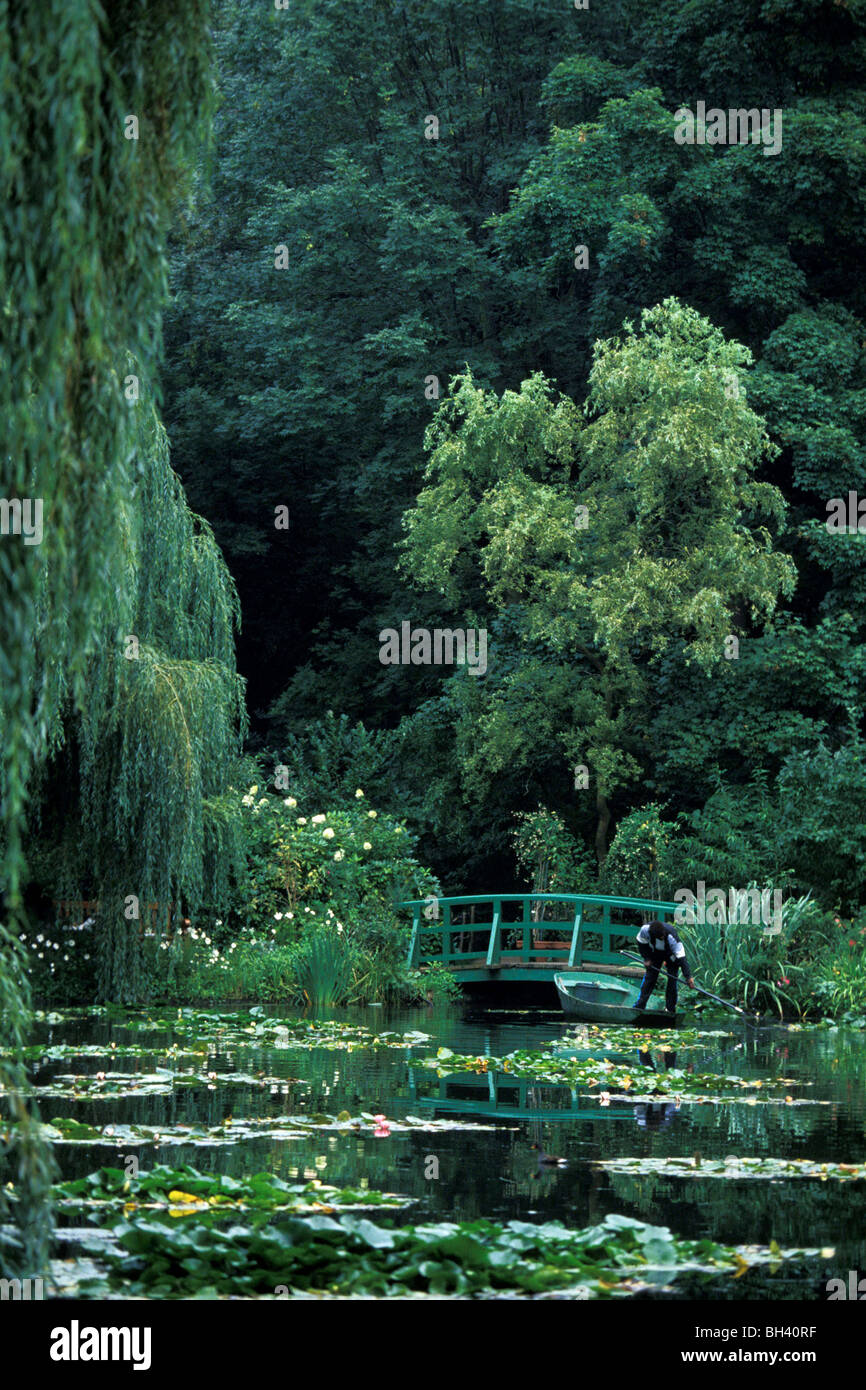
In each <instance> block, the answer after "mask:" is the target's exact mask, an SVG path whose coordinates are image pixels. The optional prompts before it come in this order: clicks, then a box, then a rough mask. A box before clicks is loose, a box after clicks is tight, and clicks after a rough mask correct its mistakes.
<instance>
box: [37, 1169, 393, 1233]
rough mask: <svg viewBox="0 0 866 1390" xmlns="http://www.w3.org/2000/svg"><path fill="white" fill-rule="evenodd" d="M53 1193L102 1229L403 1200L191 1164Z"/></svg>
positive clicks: (97, 1179) (99, 1178) (116, 1172)
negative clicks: (138, 1220) (132, 1220)
mask: <svg viewBox="0 0 866 1390" xmlns="http://www.w3.org/2000/svg"><path fill="white" fill-rule="evenodd" d="M54 1190H55V1193H56V1195H57V1197H58V1198H59V1199H60V1207H61V1209H62V1210H65V1211H79V1212H80V1211H83V1212H86V1213H89V1212H93V1211H96V1212H98V1213H99V1220H100V1224H102V1225H105V1224H106V1223H107V1222H110V1220H111V1217H112V1215H113V1216H114V1217H115V1218H116V1219H117V1218H120V1217H121V1216H122V1217H127V1216H128V1215H129V1213H130V1212H131V1211H143V1210H144V1211H159V1210H162V1211H170V1213H171V1215H172V1216H187V1215H189V1216H194V1217H195V1218H196V1219H197V1220H201V1218H202V1216H210V1217H212V1218H214V1219H217V1220H218V1219H219V1218H220V1217H221V1216H222V1214H223V1213H225V1212H233V1213H234V1212H246V1211H251V1212H255V1211H264V1212H268V1213H271V1212H315V1211H321V1212H330V1211H334V1210H335V1209H341V1210H344V1209H346V1208H364V1207H369V1208H373V1207H401V1206H406V1205H407V1199H406V1198H405V1197H400V1196H397V1195H396V1194H395V1193H390V1192H376V1191H371V1190H369V1189H367V1188H339V1187H334V1186H333V1185H329V1184H326V1183H323V1182H321V1181H320V1180H319V1179H318V1178H314V1179H312V1181H310V1182H304V1183H287V1182H285V1181H284V1180H283V1179H282V1178H280V1177H277V1175H276V1174H274V1173H250V1174H246V1175H244V1176H243V1177H240V1178H236V1177H231V1176H230V1175H229V1174H227V1173H216V1174H214V1173H201V1172H199V1171H198V1169H196V1168H193V1167H191V1166H190V1165H189V1164H183V1165H182V1166H181V1167H179V1168H171V1167H169V1166H168V1165H166V1164H156V1165H155V1166H154V1167H153V1168H151V1169H150V1170H149V1171H147V1172H145V1171H139V1172H137V1173H135V1174H129V1173H127V1172H126V1171H125V1170H124V1169H122V1168H100V1169H99V1170H98V1171H97V1172H95V1173H88V1174H87V1176H86V1177H83V1178H75V1179H73V1180H72V1181H70V1182H63V1183H58V1184H57V1186H56V1187H55V1189H54Z"/></svg>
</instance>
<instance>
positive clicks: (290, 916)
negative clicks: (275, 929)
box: [286, 912, 295, 922]
mask: <svg viewBox="0 0 866 1390" xmlns="http://www.w3.org/2000/svg"><path fill="white" fill-rule="evenodd" d="M294 915H295V914H294V912H287V913H286V916H287V918H288V919H289V921H290V922H291V920H292V918H293V917H294Z"/></svg>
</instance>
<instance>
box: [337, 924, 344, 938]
mask: <svg viewBox="0 0 866 1390" xmlns="http://www.w3.org/2000/svg"><path fill="white" fill-rule="evenodd" d="M337 935H338V936H342V935H343V928H342V926H341V924H340V923H339V922H338V923H337Z"/></svg>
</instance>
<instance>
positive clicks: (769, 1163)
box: [595, 1154, 866, 1182]
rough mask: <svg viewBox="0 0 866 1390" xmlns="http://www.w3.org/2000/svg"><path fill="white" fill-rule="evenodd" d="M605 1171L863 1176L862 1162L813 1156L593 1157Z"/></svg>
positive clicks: (778, 1177)
mask: <svg viewBox="0 0 866 1390" xmlns="http://www.w3.org/2000/svg"><path fill="white" fill-rule="evenodd" d="M595 1162H596V1164H597V1166H598V1167H599V1168H604V1169H606V1171H607V1172H609V1173H638V1174H645V1173H659V1174H663V1175H664V1176H665V1177H671V1178H701V1179H703V1178H727V1179H728V1180H729V1181H731V1182H738V1181H740V1180H741V1179H743V1178H750V1179H751V1178H765V1179H768V1180H770V1181H771V1182H780V1181H783V1180H787V1179H788V1178H817V1179H818V1181H819V1182H828V1181H829V1180H830V1179H831V1178H833V1179H836V1180H837V1181H839V1182H852V1181H855V1180H857V1179H859V1180H861V1181H862V1180H863V1179H864V1178H866V1163H821V1162H820V1160H818V1159H814V1158H742V1157H738V1156H737V1155H736V1154H732V1155H730V1156H729V1157H728V1158H704V1157H703V1156H702V1155H701V1154H695V1155H694V1157H693V1158H674V1157H673V1156H670V1157H666V1158H650V1157H645V1158H603V1159H596V1160H595Z"/></svg>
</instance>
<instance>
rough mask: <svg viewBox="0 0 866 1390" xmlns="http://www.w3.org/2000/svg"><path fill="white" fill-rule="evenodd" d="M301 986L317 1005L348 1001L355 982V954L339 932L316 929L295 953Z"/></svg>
mask: <svg viewBox="0 0 866 1390" xmlns="http://www.w3.org/2000/svg"><path fill="white" fill-rule="evenodd" d="M294 965H295V979H296V982H297V988H298V989H299V990H300V992H301V993H302V994H303V996H304V998H305V999H306V1000H307V1002H308V1003H309V1004H311V1005H312V1006H313V1007H314V1008H331V1007H333V1006H335V1005H338V1004H343V1003H345V1002H346V998H347V996H348V994H349V990H350V988H351V985H352V974H353V967H354V958H353V953H352V952H351V950H350V949H349V947H348V946H347V945H346V942H345V941H344V940H343V938H342V936H340V935H338V934H337V932H336V931H329V930H322V931H312V932H310V933H309V935H307V936H306V937H304V939H303V940H302V941H300V942H299V943H298V945H297V947H296V948H295V953H294Z"/></svg>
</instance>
